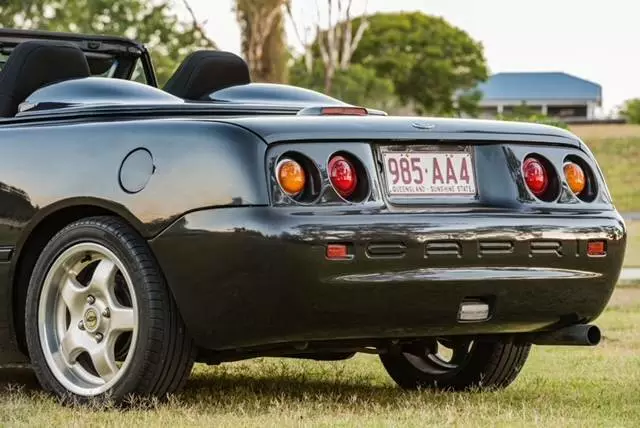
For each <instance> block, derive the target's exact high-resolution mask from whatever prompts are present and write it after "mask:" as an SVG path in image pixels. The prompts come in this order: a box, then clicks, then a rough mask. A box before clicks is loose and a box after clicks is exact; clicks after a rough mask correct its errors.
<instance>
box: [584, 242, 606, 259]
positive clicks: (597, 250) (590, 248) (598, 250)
mask: <svg viewBox="0 0 640 428" xmlns="http://www.w3.org/2000/svg"><path fill="white" fill-rule="evenodd" d="M606 254H607V243H606V242H605V241H589V242H588V243H587V255H588V256H592V257H593V256H604V255H606Z"/></svg>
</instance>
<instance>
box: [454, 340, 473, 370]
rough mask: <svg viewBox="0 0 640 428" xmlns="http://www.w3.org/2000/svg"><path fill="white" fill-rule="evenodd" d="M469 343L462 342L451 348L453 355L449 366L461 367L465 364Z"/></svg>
mask: <svg viewBox="0 0 640 428" xmlns="http://www.w3.org/2000/svg"><path fill="white" fill-rule="evenodd" d="M470 344H471V342H463V343H460V344H457V345H456V346H455V347H454V348H453V355H452V356H451V364H455V365H457V366H459V365H461V364H462V363H464V362H465V360H466V359H467V358H468V356H469V345H470Z"/></svg>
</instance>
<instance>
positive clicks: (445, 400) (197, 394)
mask: <svg viewBox="0 0 640 428" xmlns="http://www.w3.org/2000/svg"><path fill="white" fill-rule="evenodd" d="M598 324H599V325H600V326H601V327H602V328H603V330H604V334H605V340H604V343H603V344H601V345H600V346H598V347H596V348H571V347H535V348H534V349H533V351H532V354H531V357H530V359H529V361H528V363H527V364H526V365H525V368H524V370H523V373H522V374H521V376H520V377H519V378H518V380H517V381H516V382H515V383H514V384H513V385H512V386H511V387H509V388H508V389H506V390H504V391H500V392H489V393H478V392H475V393H473V392H472V393H432V392H426V391H423V392H403V391H401V390H399V389H397V388H396V387H395V386H394V385H393V384H392V382H391V380H390V379H389V378H388V376H387V375H386V373H385V372H384V370H383V369H382V367H381V365H380V364H379V362H378V360H377V358H376V357H374V356H358V357H356V358H354V359H352V360H349V361H346V362H335V363H321V362H310V361H298V360H284V359H261V360H254V361H248V362H241V363H233V364H226V365H222V366H220V367H211V368H210V367H206V366H202V365H199V366H197V367H196V369H195V370H194V373H193V374H192V376H191V379H190V381H189V383H188V384H187V387H186V389H185V390H184V391H183V392H182V393H180V394H178V395H176V396H174V397H172V398H171V399H170V400H169V401H168V402H165V403H160V402H155V401H143V402H138V403H136V404H135V405H133V407H132V409H130V410H118V409H109V410H95V409H94V410H93V411H88V410H92V409H86V408H73V407H62V406H60V405H59V404H58V402H57V401H56V400H55V399H52V398H51V397H49V396H47V395H46V394H44V393H42V392H40V391H38V390H37V389H36V388H35V387H34V386H33V383H32V381H30V377H27V379H24V377H23V379H22V381H23V383H14V384H8V383H6V382H5V383H0V391H1V392H0V426H19V425H22V426H33V425H35V426H45V425H46V426H69V425H74V426H80V425H81V426H97V425H100V426H102V425H108V426H141V425H142V426H214V425H215V426H233V427H235V426H260V427H263V426H274V427H275V426H278V427H280V426H301V425H304V426H308V425H313V426H363V425H368V426H444V425H448V426H491V427H493V426H505V427H511V426H533V425H538V426H554V427H556V426H571V427H573V426H589V427H591V426H638V425H639V424H640V287H638V286H629V285H627V286H624V287H620V288H618V289H617V291H616V293H615V294H614V296H613V299H612V301H611V304H610V306H609V308H608V309H607V310H606V311H605V313H604V314H603V316H602V317H601V319H600V320H599V322H598ZM9 375H15V373H14V372H11V373H10V374H9Z"/></svg>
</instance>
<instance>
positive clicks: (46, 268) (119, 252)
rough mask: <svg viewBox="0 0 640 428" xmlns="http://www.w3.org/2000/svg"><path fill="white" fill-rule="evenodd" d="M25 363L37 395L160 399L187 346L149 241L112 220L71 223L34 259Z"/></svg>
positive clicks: (189, 357)
mask: <svg viewBox="0 0 640 428" xmlns="http://www.w3.org/2000/svg"><path fill="white" fill-rule="evenodd" d="M25 321H26V325H25V326H26V333H27V345H28V348H29V355H30V357H31V361H32V364H33V366H34V370H35V373H36V375H37V377H38V379H39V381H40V383H41V384H42V386H43V387H44V388H45V389H47V390H49V391H51V392H53V393H55V394H56V395H58V396H60V397H63V398H69V399H73V400H80V401H82V400H86V399H88V398H109V399H112V400H114V401H116V402H117V401H120V400H122V399H123V398H125V397H126V396H127V395H129V394H139V395H159V396H162V395H165V394H167V393H171V392H173V391H175V390H176V389H178V388H179V387H180V386H181V385H182V384H183V382H184V381H185V380H186V378H187V377H188V375H189V373H190V370H191V367H192V365H193V356H194V355H193V350H194V347H193V343H192V341H191V339H190V338H189V336H188V335H187V332H186V330H185V327H184V325H183V322H182V319H181V317H180V314H179V313H178V310H177V307H176V305H175V302H174V301H173V298H172V296H171V294H170V292H169V290H168V288H167V286H166V284H165V281H164V278H163V276H162V274H161V272H160V270H159V268H158V267H157V265H156V262H155V259H154V257H153V255H152V254H151V252H150V250H149V248H148V246H147V244H146V242H145V241H144V240H143V239H142V238H141V237H140V236H139V235H137V233H136V232H135V231H134V230H132V229H131V228H130V227H129V226H128V225H127V224H126V223H124V222H123V221H121V220H120V219H117V218H114V217H94V218H88V219H84V220H80V221H78V222H75V223H73V224H71V225H69V226H67V227H65V228H64V229H63V230H62V231H60V232H59V233H58V234H57V235H56V236H54V237H53V238H52V239H51V241H50V242H49V243H48V244H47V246H46V247H45V249H44V250H43V251H42V254H41V255H40V257H39V258H38V261H37V263H36V266H35V268H34V271H33V274H32V278H31V281H30V284H29V290H28V293H27V308H26V320H25Z"/></svg>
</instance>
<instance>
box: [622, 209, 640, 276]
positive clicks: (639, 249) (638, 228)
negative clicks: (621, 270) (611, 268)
mask: <svg viewBox="0 0 640 428" xmlns="http://www.w3.org/2000/svg"><path fill="white" fill-rule="evenodd" d="M627 230H628V238H627V252H626V253H625V257H624V265H625V267H640V221H637V220H636V221H627Z"/></svg>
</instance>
